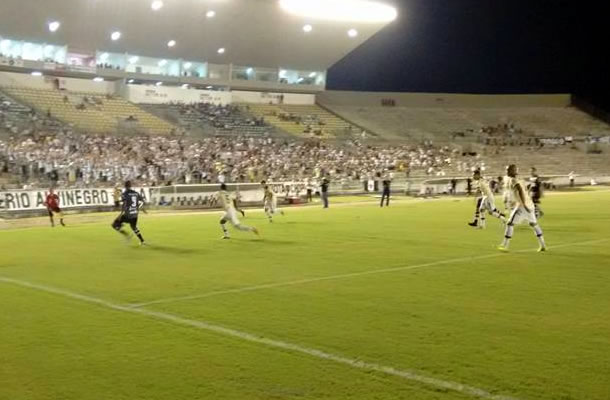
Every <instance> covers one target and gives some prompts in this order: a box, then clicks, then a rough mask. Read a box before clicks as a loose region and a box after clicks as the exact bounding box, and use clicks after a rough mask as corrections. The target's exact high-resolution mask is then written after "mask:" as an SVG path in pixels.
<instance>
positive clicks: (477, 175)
mask: <svg viewBox="0 0 610 400" xmlns="http://www.w3.org/2000/svg"><path fill="white" fill-rule="evenodd" d="M472 179H473V180H474V182H475V184H476V185H477V192H478V196H479V197H478V198H477V208H476V210H475V213H474V221H472V222H470V223H468V225H470V226H472V227H475V228H481V229H484V228H485V226H486V220H485V212H488V213H489V214H491V215H493V216H494V217H496V218H499V219H500V220H501V221H502V222H505V221H506V217H505V215H504V214H502V213H501V212H500V211H499V210H498V209H497V208H496V202H495V199H494V194H493V193H492V191H491V188H490V187H489V182H488V181H487V179H485V178H483V176H482V175H481V170H479V169H477V170H475V171H474V173H473V175H472Z"/></svg>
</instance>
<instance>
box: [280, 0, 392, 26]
mask: <svg viewBox="0 0 610 400" xmlns="http://www.w3.org/2000/svg"><path fill="white" fill-rule="evenodd" d="M280 7H282V9H283V10H284V11H286V12H287V13H289V14H292V15H296V16H299V17H304V18H313V19H323V20H330V21H345V22H368V23H381V22H391V21H394V20H395V19H396V17H397V16H398V12H397V11H396V9H395V8H394V7H392V6H389V5H387V4H383V3H379V2H376V1H368V0H280Z"/></svg>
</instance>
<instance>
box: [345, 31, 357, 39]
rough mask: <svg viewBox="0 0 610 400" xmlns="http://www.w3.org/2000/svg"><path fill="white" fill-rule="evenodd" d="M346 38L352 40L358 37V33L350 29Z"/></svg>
mask: <svg viewBox="0 0 610 400" xmlns="http://www.w3.org/2000/svg"><path fill="white" fill-rule="evenodd" d="M347 36H349V37H351V38H354V37H356V36H358V31H357V30H355V29H350V30H349V31H347Z"/></svg>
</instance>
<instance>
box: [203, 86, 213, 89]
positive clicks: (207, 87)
mask: <svg viewBox="0 0 610 400" xmlns="http://www.w3.org/2000/svg"><path fill="white" fill-rule="evenodd" d="M205 88H206V89H214V87H213V86H206V87H205Z"/></svg>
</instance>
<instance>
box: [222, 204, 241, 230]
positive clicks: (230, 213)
mask: <svg viewBox="0 0 610 400" xmlns="http://www.w3.org/2000/svg"><path fill="white" fill-rule="evenodd" d="M222 220H224V221H229V222H230V223H231V225H233V226H237V225H239V219H237V211H235V209H234V208H231V209H229V210H227V211H225V213H224V215H223V216H222Z"/></svg>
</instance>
